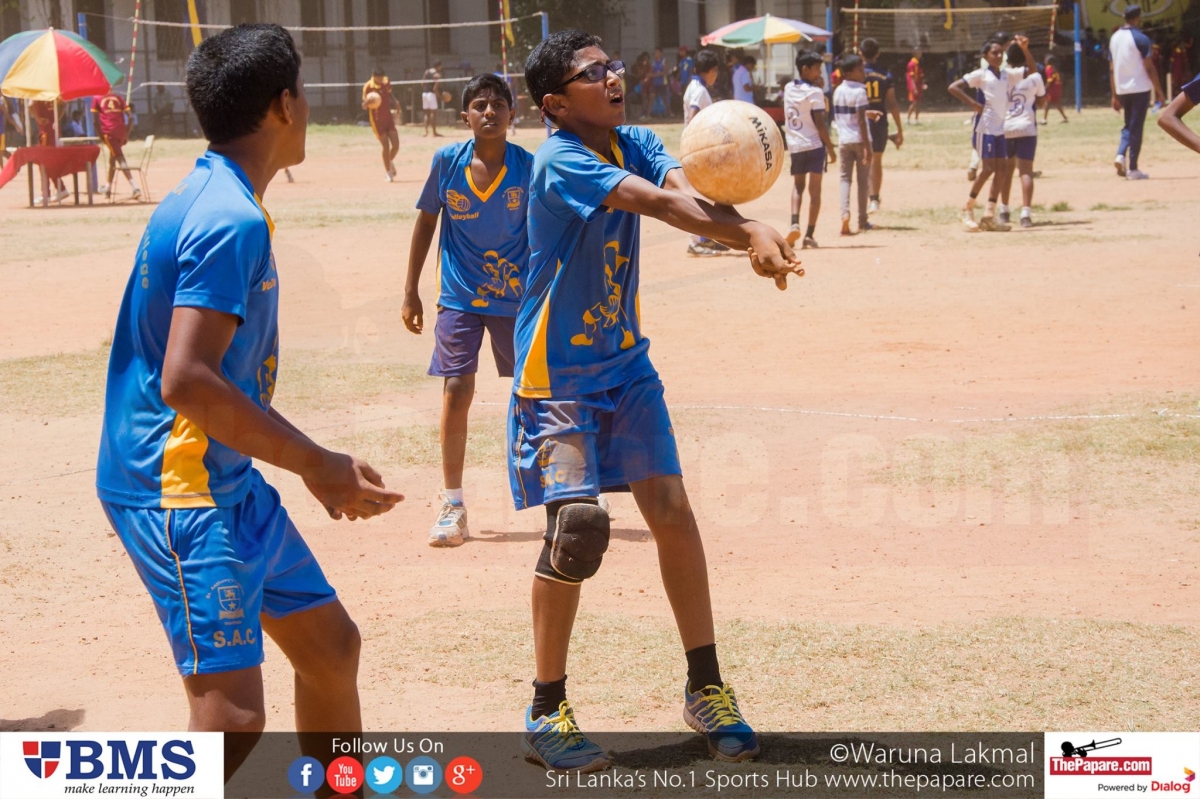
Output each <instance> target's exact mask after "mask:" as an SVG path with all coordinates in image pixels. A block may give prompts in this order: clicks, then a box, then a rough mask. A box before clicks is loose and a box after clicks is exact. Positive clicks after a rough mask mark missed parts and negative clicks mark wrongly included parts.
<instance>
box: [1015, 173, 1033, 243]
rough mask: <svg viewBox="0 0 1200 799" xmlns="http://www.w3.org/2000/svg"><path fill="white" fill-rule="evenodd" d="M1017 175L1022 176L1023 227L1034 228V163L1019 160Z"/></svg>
mask: <svg viewBox="0 0 1200 799" xmlns="http://www.w3.org/2000/svg"><path fill="white" fill-rule="evenodd" d="M1017 173H1018V174H1019V175H1020V176H1021V203H1022V206H1021V227H1033V211H1032V208H1033V161H1029V160H1026V159H1024V158H1018V159H1017Z"/></svg>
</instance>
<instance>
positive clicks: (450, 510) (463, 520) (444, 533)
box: [429, 494, 471, 547]
mask: <svg viewBox="0 0 1200 799" xmlns="http://www.w3.org/2000/svg"><path fill="white" fill-rule="evenodd" d="M438 496H439V497H440V498H441V500H442V509H441V510H440V511H439V512H438V517H437V521H436V522H434V523H433V527H430V528H429V546H431V547H458V546H462V543H463V542H464V541H466V540H467V539H468V538H470V537H471V533H470V531H469V530H468V529H467V509H466V507H465V506H463V505H456V504H455V503H453V502H451V501H450V500H448V499H446V495H445V494H439V495H438Z"/></svg>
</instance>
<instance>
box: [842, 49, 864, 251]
mask: <svg viewBox="0 0 1200 799" xmlns="http://www.w3.org/2000/svg"><path fill="white" fill-rule="evenodd" d="M841 73H842V82H841V83H839V84H838V87H837V90H835V91H834V93H833V121H834V124H835V125H836V126H837V133H838V155H839V156H841V159H842V168H841V172H840V175H839V177H840V181H839V184H838V188H839V189H840V193H841V200H842V235H843V236H852V235H854V234H853V233H852V232H851V230H850V184H851V183H852V182H853V180H854V173H855V172H856V171H857V172H858V231H859V232H860V233H862V232H865V231H868V230H870V229H871V227H872V225H871V223H870V222H868V221H867V191H868V187H867V182H868V177H867V176H868V173H869V172H870V169H871V145H870V143H869V142H867V139H866V136H867V120H868V114H869V113H870V112H869V111H868V107H867V87H866V86H864V85H863V80H865V79H866V77H867V73H866V70H865V69H864V68H863V60H862V58H860V57H859V56H856V55H848V56H845V57H844V58H842V61H841ZM856 167H857V169H856Z"/></svg>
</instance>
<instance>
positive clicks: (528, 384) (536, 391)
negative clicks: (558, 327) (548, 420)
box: [516, 261, 562, 399]
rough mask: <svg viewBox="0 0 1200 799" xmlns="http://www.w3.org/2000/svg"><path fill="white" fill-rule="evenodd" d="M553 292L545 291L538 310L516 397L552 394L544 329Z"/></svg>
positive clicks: (552, 290)
mask: <svg viewBox="0 0 1200 799" xmlns="http://www.w3.org/2000/svg"><path fill="white" fill-rule="evenodd" d="M558 269H562V261H559V262H558ZM553 294H554V289H553V288H552V289H550V291H547V292H546V299H544V300H543V301H542V307H541V308H540V309H539V310H538V315H537V322H535V323H534V326H533V340H532V341H531V342H529V353H528V354H527V355H526V356H525V365H524V366H523V367H522V368H521V382H520V387H519V388H518V389H517V390H516V394H517V396H518V397H526V398H529V399H549V398H550V397H551V396H553V395H552V394H551V393H550V365H549V362H548V361H547V359H546V330H547V328H548V327H549V325H550V300H551V299H552V296H553Z"/></svg>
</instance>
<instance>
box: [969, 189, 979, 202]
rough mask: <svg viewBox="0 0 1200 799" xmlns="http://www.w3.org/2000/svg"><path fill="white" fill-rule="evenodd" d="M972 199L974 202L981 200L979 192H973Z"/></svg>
mask: <svg viewBox="0 0 1200 799" xmlns="http://www.w3.org/2000/svg"><path fill="white" fill-rule="evenodd" d="M971 199H972V200H978V199H979V192H977V191H973V192H971Z"/></svg>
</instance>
